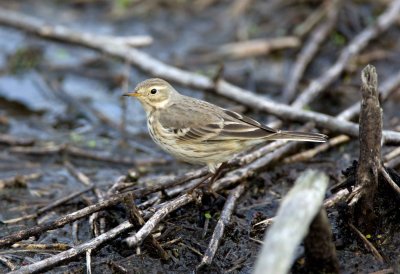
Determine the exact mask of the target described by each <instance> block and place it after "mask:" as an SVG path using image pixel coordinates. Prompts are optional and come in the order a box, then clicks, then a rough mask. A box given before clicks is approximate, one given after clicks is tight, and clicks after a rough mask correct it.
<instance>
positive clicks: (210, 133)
mask: <svg viewBox="0 0 400 274" xmlns="http://www.w3.org/2000/svg"><path fill="white" fill-rule="evenodd" d="M124 96H134V97H136V98H137V99H139V101H140V103H141V104H142V106H143V108H144V110H145V111H146V114H147V126H148V129H149V133H150V135H151V138H152V139H153V140H154V142H156V143H157V144H158V145H159V146H160V147H161V148H162V149H163V150H165V151H166V152H168V153H170V154H172V155H173V156H175V157H176V158H178V159H180V160H183V161H185V162H189V163H193V164H202V165H207V166H208V168H209V170H210V172H211V173H215V172H216V170H217V168H218V167H219V166H220V165H221V164H222V163H224V162H226V161H228V160H229V159H231V158H232V157H233V156H234V155H235V154H237V153H239V152H241V151H244V150H246V149H248V148H250V147H252V146H254V145H257V144H260V143H262V142H265V141H272V140H291V141H308V142H325V141H326V139H327V137H326V136H325V135H323V134H319V133H305V132H294V131H280V130H276V129H273V128H270V127H267V126H265V125H263V124H261V123H259V122H257V121H255V120H253V119H251V118H249V117H246V116H243V115H241V114H239V113H236V112H234V111H230V110H227V109H223V108H220V107H218V106H216V105H213V104H210V103H208V102H205V101H202V100H199V99H195V98H191V97H188V96H184V95H181V94H179V93H178V92H177V91H176V90H175V89H174V88H173V87H172V86H171V85H170V84H169V83H168V82H166V81H164V80H162V79H158V78H154V79H148V80H145V81H143V82H141V83H139V84H138V85H137V86H136V88H135V89H134V90H133V91H132V92H129V93H126V94H124Z"/></svg>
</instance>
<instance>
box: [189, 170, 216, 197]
mask: <svg viewBox="0 0 400 274" xmlns="http://www.w3.org/2000/svg"><path fill="white" fill-rule="evenodd" d="M213 175H214V174H213V173H211V172H209V173H208V174H207V175H206V176H204V178H203V179H202V180H201V181H200V182H198V183H197V184H195V185H194V186H193V187H191V188H190V189H189V190H188V192H187V193H189V194H191V193H192V192H193V190H195V189H196V188H197V187H198V186H200V185H201V184H202V183H204V182H205V181H207V180H208V179H209V178H210V177H212V176H213Z"/></svg>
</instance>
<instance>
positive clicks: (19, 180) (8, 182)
mask: <svg viewBox="0 0 400 274" xmlns="http://www.w3.org/2000/svg"><path fill="white" fill-rule="evenodd" d="M41 176H42V173H39V172H34V173H31V174H26V175H16V176H14V177H11V178H5V179H0V189H3V188H7V187H17V186H26V182H27V181H30V180H36V179H38V178H40V177H41Z"/></svg>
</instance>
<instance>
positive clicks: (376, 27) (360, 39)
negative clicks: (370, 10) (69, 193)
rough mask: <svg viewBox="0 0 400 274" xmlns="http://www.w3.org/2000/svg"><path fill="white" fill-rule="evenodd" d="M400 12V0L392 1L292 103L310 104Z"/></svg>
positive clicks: (295, 104) (301, 105) (302, 105)
mask: <svg viewBox="0 0 400 274" xmlns="http://www.w3.org/2000/svg"><path fill="white" fill-rule="evenodd" d="M399 13H400V0H394V1H392V2H391V3H390V4H389V6H388V7H387V9H386V10H385V11H384V12H383V13H382V14H381V15H379V17H378V19H377V20H376V22H375V23H374V24H373V25H372V26H370V27H368V28H366V29H364V30H363V31H362V32H360V33H359V34H358V35H357V36H355V37H354V38H353V40H352V41H351V42H350V43H349V44H348V45H347V46H346V47H345V48H344V49H343V50H342V52H341V53H340V56H339V58H338V60H337V61H336V63H335V64H334V65H333V66H331V67H330V68H329V69H328V70H327V71H326V72H325V73H324V74H323V75H322V76H321V77H319V78H318V79H316V80H314V81H313V82H312V83H311V84H310V85H309V87H308V88H307V89H306V90H304V91H303V92H302V94H301V95H300V96H299V97H298V98H297V99H296V101H295V102H294V103H293V104H292V105H293V106H294V107H297V108H301V107H304V106H306V105H307V104H309V103H310V102H311V101H312V100H313V99H314V98H316V97H317V96H318V95H319V94H320V93H321V92H322V91H323V90H324V89H325V88H326V87H327V86H328V85H330V84H331V83H332V82H333V81H334V80H335V79H336V78H337V77H338V76H339V75H340V74H341V73H342V72H343V70H344V68H345V67H346V65H347V64H348V62H349V61H350V60H351V58H352V57H354V56H355V55H356V54H358V53H359V52H360V51H361V50H362V49H363V48H365V46H366V45H367V44H368V43H369V42H370V41H371V40H372V39H374V38H376V37H377V36H378V35H379V34H381V33H382V32H384V31H386V30H387V29H388V28H389V27H390V26H391V25H392V24H393V23H395V22H396V20H397V18H398V15H399Z"/></svg>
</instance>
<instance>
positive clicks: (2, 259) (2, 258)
mask: <svg viewBox="0 0 400 274" xmlns="http://www.w3.org/2000/svg"><path fill="white" fill-rule="evenodd" d="M0 262H1V263H3V264H4V265H5V266H7V267H8V268H9V269H10V270H11V271H13V270H14V269H16V268H17V267H16V266H15V264H13V263H12V262H11V261H10V260H9V259H7V258H6V257H5V256H0Z"/></svg>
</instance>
